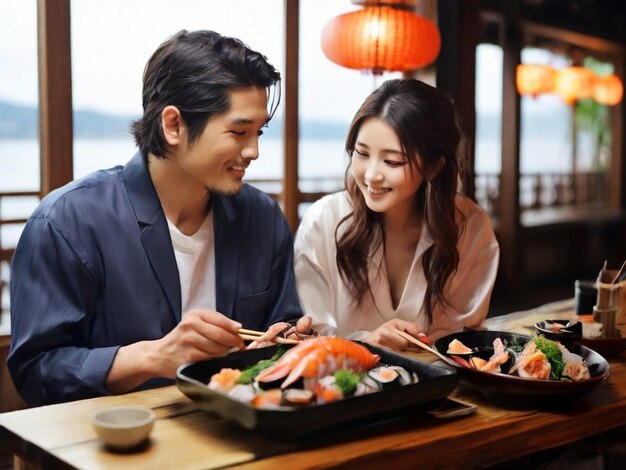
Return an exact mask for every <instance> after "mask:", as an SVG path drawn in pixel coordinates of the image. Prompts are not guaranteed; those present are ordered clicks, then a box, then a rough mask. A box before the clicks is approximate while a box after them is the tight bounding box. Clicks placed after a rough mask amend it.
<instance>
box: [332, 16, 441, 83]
mask: <svg viewBox="0 0 626 470" xmlns="http://www.w3.org/2000/svg"><path fill="white" fill-rule="evenodd" d="M440 48H441V36H440V35H439V29H437V26H436V25H435V24H434V23H433V22H432V21H430V20H428V19H426V18H424V17H421V16H418V15H416V14H415V13H412V12H410V11H406V10H398V9H394V8H390V7H384V6H370V7H365V8H364V9H362V10H358V11H354V12H351V13H346V14H344V15H340V16H337V17H335V18H333V19H331V20H330V21H329V22H328V23H327V24H326V26H325V27H324V30H323V32H322V50H323V51H324V54H326V57H328V58H329V59H330V60H332V61H333V62H335V63H336V64H339V65H341V66H343V67H347V68H349V69H357V70H372V71H373V73H375V74H380V73H382V72H383V71H407V70H415V69H419V68H422V67H425V66H427V65H429V64H430V63H432V62H433V61H434V60H435V59H436V58H437V55H438V54H439V49H440Z"/></svg>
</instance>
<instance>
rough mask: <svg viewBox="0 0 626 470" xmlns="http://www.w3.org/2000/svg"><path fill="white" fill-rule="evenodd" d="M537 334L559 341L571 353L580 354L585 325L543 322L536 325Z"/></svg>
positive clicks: (557, 321)
mask: <svg viewBox="0 0 626 470" xmlns="http://www.w3.org/2000/svg"><path fill="white" fill-rule="evenodd" d="M535 330H536V331H537V334H539V335H541V336H544V337H545V338H548V339H550V340H552V341H558V342H560V343H561V344H562V345H563V346H565V347H566V348H567V349H569V350H570V351H572V352H574V353H576V354H578V352H579V350H580V342H581V341H582V338H583V324H582V323H581V322H579V321H571V320H541V321H538V322H537V323H535Z"/></svg>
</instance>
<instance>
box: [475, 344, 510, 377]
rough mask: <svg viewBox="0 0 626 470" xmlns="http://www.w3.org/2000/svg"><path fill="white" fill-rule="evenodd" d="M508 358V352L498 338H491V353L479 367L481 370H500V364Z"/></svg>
mask: <svg viewBox="0 0 626 470" xmlns="http://www.w3.org/2000/svg"><path fill="white" fill-rule="evenodd" d="M508 360H509V352H508V351H507V350H506V349H505V347H504V343H503V342H502V340H501V339H500V338H496V339H495V340H493V355H492V356H491V357H490V358H489V360H488V361H487V362H486V363H485V364H484V365H483V366H482V367H481V368H480V370H482V371H483V372H500V366H501V365H502V364H504V363H505V362H506V361H508Z"/></svg>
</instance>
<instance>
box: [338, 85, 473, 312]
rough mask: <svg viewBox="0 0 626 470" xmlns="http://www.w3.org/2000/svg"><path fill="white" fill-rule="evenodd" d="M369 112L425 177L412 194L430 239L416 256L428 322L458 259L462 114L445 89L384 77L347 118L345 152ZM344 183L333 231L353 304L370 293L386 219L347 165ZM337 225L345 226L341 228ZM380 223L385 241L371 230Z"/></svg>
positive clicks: (341, 271) (443, 303) (441, 302)
mask: <svg viewBox="0 0 626 470" xmlns="http://www.w3.org/2000/svg"><path fill="white" fill-rule="evenodd" d="M374 117H375V118H378V119H381V120H383V121H384V122H385V123H386V124H387V125H389V126H390V127H391V128H393V129H394V130H395V132H396V134H397V135H398V138H399V140H400V144H401V146H402V151H403V152H404V154H405V155H407V158H408V159H409V162H410V165H411V171H419V172H420V173H421V174H422V176H423V177H424V182H423V183H422V185H421V186H420V188H419V189H418V191H417V193H416V195H415V197H416V199H417V200H416V202H417V204H416V206H417V208H418V209H417V210H418V214H417V215H418V217H419V218H420V220H421V221H422V227H424V228H426V229H427V230H428V233H429V234H430V236H431V237H432V239H433V245H432V246H431V247H430V248H429V249H428V250H427V251H426V252H425V253H424V256H423V261H422V263H423V269H424V275H425V277H426V281H427V283H428V286H427V288H426V293H425V296H424V309H425V312H426V315H427V317H428V321H429V322H430V323H432V320H433V311H434V309H435V307H436V306H437V305H439V306H441V307H442V308H446V307H447V306H448V305H449V303H448V301H447V299H446V298H445V294H444V291H445V287H446V283H447V281H448V279H449V278H450V277H451V276H452V275H453V274H454V272H455V271H456V269H457V267H458V264H459V253H458V251H457V242H458V239H459V235H460V231H461V227H460V226H459V225H458V223H457V220H456V214H457V209H456V205H455V197H456V194H457V185H458V178H459V176H460V174H461V169H462V163H463V160H464V155H463V153H464V145H462V143H463V140H464V139H463V134H462V132H461V129H460V118H459V115H458V112H457V111H456V108H455V106H454V104H453V102H452V100H451V99H450V98H449V97H448V96H447V95H446V94H445V93H444V92H443V91H441V90H439V89H437V88H434V87H432V86H430V85H427V84H425V83H423V82H421V81H418V80H413V79H410V80H389V81H386V82H385V83H383V84H382V85H381V86H380V87H379V88H378V89H377V90H376V91H374V92H373V93H372V94H371V95H370V96H369V97H368V98H367V99H366V100H365V102H364V103H363V104H362V105H361V107H360V108H359V110H358V111H357V113H356V115H355V117H354V119H353V120H352V124H351V126H350V130H349V131H348V136H347V138H346V151H347V152H348V155H349V156H350V158H352V154H353V153H354V147H355V143H356V140H357V136H358V134H359V130H360V129H361V126H362V124H363V123H364V122H365V121H366V120H367V119H369V118H374ZM418 157H419V160H418ZM442 158H443V160H442ZM420 160H421V164H420ZM345 184H346V189H347V192H348V194H349V198H350V200H351V202H352V207H353V210H352V212H350V213H349V214H348V215H347V216H345V217H344V218H343V219H342V220H341V221H340V222H339V224H338V225H337V229H336V231H335V242H336V244H337V267H338V269H339V274H340V276H341V278H342V281H343V283H344V284H345V285H346V286H347V287H348V288H349V289H350V290H351V292H352V293H353V296H354V302H355V305H356V306H357V307H358V306H360V305H361V304H362V303H363V301H364V299H365V296H366V294H367V293H368V292H371V286H370V285H369V280H368V268H367V264H368V259H369V257H370V256H371V254H372V253H374V251H375V250H376V249H377V248H378V246H375V245H378V244H379V243H384V220H383V217H382V215H381V214H378V213H376V212H374V211H372V210H370V209H369V208H368V207H367V205H366V203H365V199H364V197H363V194H362V193H361V190H360V189H359V187H358V186H357V183H356V181H355V180H354V177H353V175H352V172H351V171H350V166H348V169H347V170H346V176H345ZM342 226H345V229H343V230H342V231H341V232H340V227H342ZM378 228H380V230H381V232H382V233H383V239H379V238H377V236H376V234H377V233H379V232H378Z"/></svg>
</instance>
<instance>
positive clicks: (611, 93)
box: [593, 75, 624, 106]
mask: <svg viewBox="0 0 626 470" xmlns="http://www.w3.org/2000/svg"><path fill="white" fill-rule="evenodd" d="M623 95H624V87H623V86H622V81H621V80H620V79H619V77H618V76H617V75H608V76H604V77H596V81H595V83H594V86H593V99H594V100H596V101H597V102H598V103H600V104H605V105H607V106H613V105H616V104H617V103H619V102H620V101H622V96H623Z"/></svg>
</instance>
